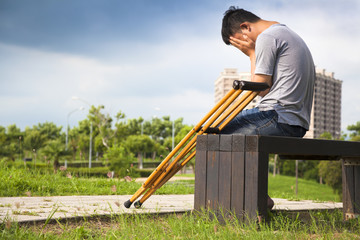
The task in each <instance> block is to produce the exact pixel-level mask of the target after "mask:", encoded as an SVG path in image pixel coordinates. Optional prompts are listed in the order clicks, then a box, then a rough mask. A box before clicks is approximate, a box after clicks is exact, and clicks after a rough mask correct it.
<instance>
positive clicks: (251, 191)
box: [194, 135, 360, 219]
mask: <svg viewBox="0 0 360 240" xmlns="http://www.w3.org/2000/svg"><path fill="white" fill-rule="evenodd" d="M269 154H279V155H283V156H286V158H287V159H298V160H340V161H342V179H343V180H342V182H343V184H342V187H343V212H344V218H345V219H349V218H354V217H359V216H360V142H349V141H334V140H319V139H303V138H289V137H274V136H244V135H200V136H198V137H197V145H196V161H195V199H194V209H195V210H198V211H201V210H202V209H207V210H212V211H214V212H219V211H220V210H222V211H223V212H224V213H225V214H229V213H230V212H231V213H232V214H236V216H237V218H238V219H245V218H249V219H257V218H260V219H263V218H265V219H266V218H267V194H268V165H269V164H268V159H269Z"/></svg>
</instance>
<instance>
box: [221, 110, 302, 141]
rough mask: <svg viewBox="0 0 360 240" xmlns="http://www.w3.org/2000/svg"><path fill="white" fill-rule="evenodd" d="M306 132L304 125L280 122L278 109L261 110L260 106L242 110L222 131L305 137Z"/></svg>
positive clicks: (224, 132)
mask: <svg viewBox="0 0 360 240" xmlns="http://www.w3.org/2000/svg"><path fill="white" fill-rule="evenodd" d="M305 133H306V129H305V128H303V127H300V126H292V125H288V124H284V123H279V122H278V114H277V113H276V111H274V110H270V111H260V110H259V109H258V108H252V109H248V110H243V111H241V112H240V113H239V114H238V115H237V116H236V117H235V118H234V119H233V120H231V121H230V122H229V124H228V125H226V126H225V127H224V128H223V129H222V130H221V132H220V134H243V135H271V136H288V137H303V136H304V135H305Z"/></svg>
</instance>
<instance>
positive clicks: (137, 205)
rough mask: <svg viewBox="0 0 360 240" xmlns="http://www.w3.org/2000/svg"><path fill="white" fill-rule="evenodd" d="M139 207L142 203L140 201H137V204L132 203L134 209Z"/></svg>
mask: <svg viewBox="0 0 360 240" xmlns="http://www.w3.org/2000/svg"><path fill="white" fill-rule="evenodd" d="M141 205H142V203H141V202H140V201H137V202H135V203H134V207H135V208H140V207H141Z"/></svg>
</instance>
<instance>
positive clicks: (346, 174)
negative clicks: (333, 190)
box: [342, 158, 360, 220]
mask: <svg viewBox="0 0 360 240" xmlns="http://www.w3.org/2000/svg"><path fill="white" fill-rule="evenodd" d="M352 160H353V159H350V158H344V159H343V160H342V189H343V190H342V193H343V213H344V219H345V220H348V219H351V218H357V217H360V165H354V164H353V163H354V161H352Z"/></svg>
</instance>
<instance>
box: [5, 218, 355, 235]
mask: <svg viewBox="0 0 360 240" xmlns="http://www.w3.org/2000/svg"><path fill="white" fill-rule="evenodd" d="M359 234H360V219H354V220H351V221H348V222H343V221H342V214H341V212H335V213H331V214H330V213H313V214H312V215H311V219H310V220H308V221H302V220H300V219H298V218H290V217H288V216H286V215H284V214H279V215H276V216H272V219H271V221H270V222H268V223H261V224H257V223H254V222H252V223H248V224H244V223H242V222H239V221H237V220H236V219H235V218H233V219H228V220H227V222H226V223H225V224H223V223H219V221H217V219H214V218H209V215H208V214H196V213H187V214H182V215H180V214H169V215H139V214H133V215H118V216H116V215H114V216H112V217H111V218H108V219H100V218H98V219H96V218H92V219H82V220H78V221H68V222H66V221H61V222H60V221H58V222H57V223H52V224H35V225H34V224H29V225H27V226H24V225H22V226H19V225H17V224H16V223H11V222H6V223H3V224H0V239H206V240H207V239H359Z"/></svg>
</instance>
